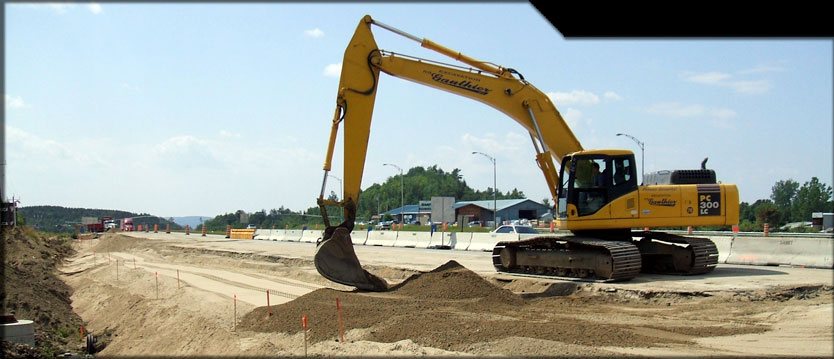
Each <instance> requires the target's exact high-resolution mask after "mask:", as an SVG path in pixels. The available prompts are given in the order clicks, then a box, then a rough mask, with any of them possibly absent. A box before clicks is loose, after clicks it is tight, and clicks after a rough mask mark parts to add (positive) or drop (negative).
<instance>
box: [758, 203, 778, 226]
mask: <svg viewBox="0 0 834 359" xmlns="http://www.w3.org/2000/svg"><path fill="white" fill-rule="evenodd" d="M756 202H758V201H756ZM780 217H781V215H780V213H779V208H778V207H776V205H775V204H774V203H773V202H771V201H770V200H764V201H763V202H762V203H761V204H760V205H758V206H757V207H756V219H757V223H760V224H762V225H764V224H765V223H767V224H769V225H771V226H775V225H776V224H778V223H779V221H780V220H781V218H780Z"/></svg>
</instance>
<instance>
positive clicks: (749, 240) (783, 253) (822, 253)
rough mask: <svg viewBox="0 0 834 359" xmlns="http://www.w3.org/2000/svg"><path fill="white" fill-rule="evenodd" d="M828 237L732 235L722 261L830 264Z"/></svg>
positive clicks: (833, 261) (833, 257)
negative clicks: (728, 252)
mask: <svg viewBox="0 0 834 359" xmlns="http://www.w3.org/2000/svg"><path fill="white" fill-rule="evenodd" d="M832 243H834V240H832V239H829V238H786V237H781V238H780V237H736V239H735V240H733V241H732V247H731V249H730V254H729V256H728V257H727V260H726V263H730V264H753V265H793V266H804V267H811V268H834V254H832V253H834V252H832V249H834V247H832Z"/></svg>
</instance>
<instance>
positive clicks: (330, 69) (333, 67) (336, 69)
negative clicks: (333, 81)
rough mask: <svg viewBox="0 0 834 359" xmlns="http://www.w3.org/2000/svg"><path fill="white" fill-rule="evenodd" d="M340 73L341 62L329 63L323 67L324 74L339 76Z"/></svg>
mask: <svg viewBox="0 0 834 359" xmlns="http://www.w3.org/2000/svg"><path fill="white" fill-rule="evenodd" d="M341 75H342V63H338V64H330V65H327V66H326V67H325V68H324V76H328V77H339V76H341Z"/></svg>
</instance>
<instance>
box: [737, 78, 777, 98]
mask: <svg viewBox="0 0 834 359" xmlns="http://www.w3.org/2000/svg"><path fill="white" fill-rule="evenodd" d="M728 85H729V86H730V87H732V88H733V90H735V91H736V92H739V93H743V94H750V95H757V94H761V93H765V92H767V90H770V88H771V87H773V86H771V84H770V81H766V80H759V81H736V82H732V83H730V84H728Z"/></svg>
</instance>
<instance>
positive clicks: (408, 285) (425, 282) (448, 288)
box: [391, 261, 524, 305]
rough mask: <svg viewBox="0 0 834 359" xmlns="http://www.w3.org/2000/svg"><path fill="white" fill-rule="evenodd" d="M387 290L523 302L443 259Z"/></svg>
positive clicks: (423, 295)
mask: <svg viewBox="0 0 834 359" xmlns="http://www.w3.org/2000/svg"><path fill="white" fill-rule="evenodd" d="M391 292H393V293H394V294H397V295H402V296H408V297H410V298H416V299H445V300H461V299H473V298H477V299H478V300H479V301H487V302H489V303H491V304H498V303H500V304H510V305H521V304H523V303H524V301H523V300H522V299H521V297H519V296H518V295H516V294H513V293H512V292H510V291H508V290H506V289H503V288H500V287H497V286H495V285H494V284H492V283H490V282H488V281H487V280H485V279H484V278H483V277H481V276H479V275H478V274H477V273H475V272H472V271H471V270H469V269H466V267H464V266H462V265H460V264H459V263H458V262H456V261H449V262H446V264H443V265H441V266H440V267H437V268H435V269H434V270H432V271H430V272H426V273H421V274H416V275H414V276H412V277H411V278H408V279H406V280H405V281H403V283H401V284H400V285H397V286H395V287H394V288H392V289H391Z"/></svg>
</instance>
